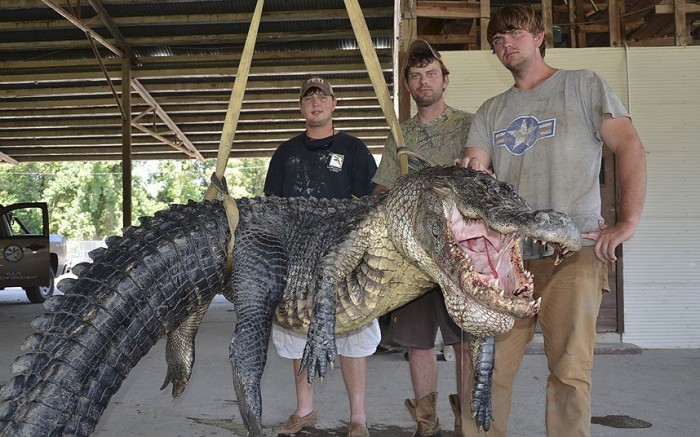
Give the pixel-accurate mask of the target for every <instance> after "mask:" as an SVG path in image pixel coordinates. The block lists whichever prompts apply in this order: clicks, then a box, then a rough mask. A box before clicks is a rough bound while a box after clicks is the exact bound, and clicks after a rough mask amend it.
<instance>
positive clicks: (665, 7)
mask: <svg viewBox="0 0 700 437" xmlns="http://www.w3.org/2000/svg"><path fill="white" fill-rule="evenodd" d="M654 13H656V14H675V13H676V8H675V6H674V5H672V4H670V3H669V4H661V5H656V6H654ZM685 13H686V14H700V3H686V4H685Z"/></svg>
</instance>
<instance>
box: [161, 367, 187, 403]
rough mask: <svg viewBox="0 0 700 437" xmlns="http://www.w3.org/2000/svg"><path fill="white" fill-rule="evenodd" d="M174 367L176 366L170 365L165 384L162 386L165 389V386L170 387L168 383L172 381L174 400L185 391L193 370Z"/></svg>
mask: <svg viewBox="0 0 700 437" xmlns="http://www.w3.org/2000/svg"><path fill="white" fill-rule="evenodd" d="M174 367H175V366H171V365H168V372H167V374H166V375H165V381H163V385H162V386H161V387H160V389H161V390H165V388H166V387H168V384H170V383H171V382H172V383H173V389H172V392H171V393H172V396H173V400H175V399H177V398H178V397H179V396H180V395H181V394H182V392H184V391H185V387H187V383H188V382H189V380H190V374H191V372H188V371H187V369H184V368H179V369H177V368H174Z"/></svg>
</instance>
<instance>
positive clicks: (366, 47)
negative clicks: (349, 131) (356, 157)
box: [345, 0, 408, 174]
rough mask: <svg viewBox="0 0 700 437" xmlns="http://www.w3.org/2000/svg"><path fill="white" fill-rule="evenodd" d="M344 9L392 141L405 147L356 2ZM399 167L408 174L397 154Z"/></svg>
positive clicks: (405, 163)
mask: <svg viewBox="0 0 700 437" xmlns="http://www.w3.org/2000/svg"><path fill="white" fill-rule="evenodd" d="M345 8H346V9H347V11H348V16H349V17H350V23H351V24H352V29H353V31H354V32H355V38H356V39H357V43H358V45H359V46H360V52H362V58H363V59H364V60H365V67H367V72H368V73H369V78H370V80H371V81H372V86H373V87H374V91H375V92H376V93H377V99H379V105H380V106H381V108H382V112H383V113H384V117H385V118H386V121H387V123H389V129H391V134H392V135H393V136H394V140H395V141H396V148H397V149H400V148H402V147H404V146H405V144H404V139H403V133H402V132H401V126H400V125H399V119H398V118H397V117H396V112H394V108H393V106H392V103H391V96H389V88H388V87H387V85H386V81H385V80H384V74H382V67H381V65H380V64H379V58H377V52H376V51H375V50H374V46H373V45H372V39H371V38H370V35H369V30H368V29H367V22H366V21H365V17H364V15H363V14H362V9H360V5H359V3H358V0H345ZM397 86H398V85H397ZM399 165H400V167H401V174H406V173H408V157H407V156H406V155H405V154H399Z"/></svg>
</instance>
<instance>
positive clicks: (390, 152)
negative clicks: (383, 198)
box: [372, 134, 401, 188]
mask: <svg viewBox="0 0 700 437" xmlns="http://www.w3.org/2000/svg"><path fill="white" fill-rule="evenodd" d="M400 175H401V169H400V167H399V158H398V156H397V154H396V141H395V140H394V136H393V135H392V134H389V136H388V137H387V139H386V143H385V144H384V152H383V153H382V160H381V161H380V162H379V168H377V172H376V173H375V174H374V178H372V182H374V183H375V184H379V185H385V186H387V187H390V188H391V187H392V186H393V185H394V182H395V181H396V179H397V178H398V177H399V176H400Z"/></svg>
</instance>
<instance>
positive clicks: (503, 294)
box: [498, 290, 506, 299]
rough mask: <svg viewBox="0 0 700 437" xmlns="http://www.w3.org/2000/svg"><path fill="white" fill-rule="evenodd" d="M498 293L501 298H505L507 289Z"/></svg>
mask: <svg viewBox="0 0 700 437" xmlns="http://www.w3.org/2000/svg"><path fill="white" fill-rule="evenodd" d="M498 295H499V296H500V297H501V299H503V298H505V297H506V291H505V290H501V292H500V293H498Z"/></svg>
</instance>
